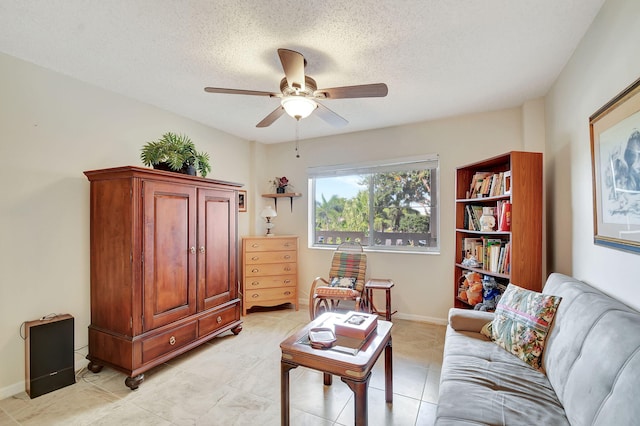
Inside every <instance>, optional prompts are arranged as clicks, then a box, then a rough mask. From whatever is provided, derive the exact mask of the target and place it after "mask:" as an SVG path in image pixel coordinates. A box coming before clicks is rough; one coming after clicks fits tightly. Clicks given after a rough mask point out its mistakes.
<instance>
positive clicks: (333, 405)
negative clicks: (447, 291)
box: [0, 307, 445, 426]
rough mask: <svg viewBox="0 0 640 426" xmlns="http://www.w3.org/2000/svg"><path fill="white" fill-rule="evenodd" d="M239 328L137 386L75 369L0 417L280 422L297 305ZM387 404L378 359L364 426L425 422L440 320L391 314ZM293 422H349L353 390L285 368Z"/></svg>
mask: <svg viewBox="0 0 640 426" xmlns="http://www.w3.org/2000/svg"><path fill="white" fill-rule="evenodd" d="M243 320H244V324H243V330H242V332H241V333H240V334H239V335H238V336H234V335H233V334H231V333H225V334H224V335H222V336H220V337H218V338H215V339H214V340H212V341H210V342H209V343H206V344H204V345H202V346H200V347H198V348H196V349H194V350H192V351H190V352H188V353H186V354H184V355H182V356H180V357H178V358H176V359H174V360H172V361H170V362H167V363H166V364H163V365H161V366H158V367H156V368H154V369H152V370H150V371H148V372H147V373H145V381H144V382H143V384H142V385H141V386H140V388H139V389H138V390H136V391H131V390H129V388H127V387H126V386H125V385H124V379H125V376H124V374H122V373H119V372H116V371H114V370H111V369H109V368H104V369H103V370H102V371H101V372H100V373H98V374H93V373H91V372H88V371H86V369H83V370H81V371H80V372H78V375H77V378H76V380H77V382H76V384H74V385H71V386H67V387H65V388H63V389H59V390H57V391H55V392H51V393H48V394H46V395H43V396H40V397H38V398H35V399H29V397H28V396H27V395H26V393H21V394H18V395H15V396H13V397H10V398H7V399H4V400H2V401H0V426H5V425H118V426H122V425H136V426H137V425H154V426H156V425H225V426H227V425H279V424H280V347H279V344H280V342H281V341H282V340H284V338H285V337H287V336H288V335H290V334H291V333H292V332H293V331H295V330H297V329H298V328H300V327H302V326H303V325H304V324H306V323H307V322H308V312H307V310H306V309H304V307H301V309H300V310H299V311H298V312H296V311H294V310H293V309H264V310H262V309H261V310H259V311H258V312H253V313H250V314H248V315H247V316H246V317H243ZM393 322H394V328H393V381H394V383H393V390H394V395H393V404H387V403H386V402H385V401H384V357H383V356H381V357H380V359H379V361H378V363H377V364H376V365H375V367H374V370H373V374H372V377H371V381H370V383H369V405H368V406H369V425H371V426H376V425H403V426H404V425H430V424H433V418H434V415H435V408H436V402H437V396H438V382H439V379H440V368H441V365H442V349H443V345H444V332H445V328H444V327H443V326H440V325H433V324H426V323H420V322H413V321H406V320H398V319H394V321H393ZM290 381H291V424H292V425H304V426H307V425H327V426H328V425H345V426H346V425H353V394H352V392H351V390H350V389H349V388H348V387H347V385H346V384H344V383H343V382H342V381H340V380H334V381H333V384H332V385H331V386H324V385H323V384H322V374H321V373H319V372H317V371H314V370H309V369H305V368H302V367H299V368H296V369H294V370H292V371H291V373H290Z"/></svg>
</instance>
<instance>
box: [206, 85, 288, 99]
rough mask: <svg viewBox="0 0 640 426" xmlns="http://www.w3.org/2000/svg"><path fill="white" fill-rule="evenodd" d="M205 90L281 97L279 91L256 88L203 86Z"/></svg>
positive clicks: (229, 93) (230, 93)
mask: <svg viewBox="0 0 640 426" xmlns="http://www.w3.org/2000/svg"><path fill="white" fill-rule="evenodd" d="M204 91H205V92H208V93H225V94H228V95H253V96H269V97H272V98H274V97H281V96H282V94H281V93H272V92H261V91H258V90H242V89H223V88H220V87H205V88H204Z"/></svg>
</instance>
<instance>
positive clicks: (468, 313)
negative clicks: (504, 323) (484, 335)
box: [449, 308, 493, 333]
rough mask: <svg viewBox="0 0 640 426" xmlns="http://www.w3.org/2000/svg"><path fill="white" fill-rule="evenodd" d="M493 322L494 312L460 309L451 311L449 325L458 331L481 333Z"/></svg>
mask: <svg viewBox="0 0 640 426" xmlns="http://www.w3.org/2000/svg"><path fill="white" fill-rule="evenodd" d="M491 320H493V312H486V311H474V310H472V309H460V308H451V309H449V325H450V326H451V328H453V329H454V330H456V331H473V332H476V333H480V330H482V327H483V326H484V325H485V324H486V323H488V322H489V321H491Z"/></svg>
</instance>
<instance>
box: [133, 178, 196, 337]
mask: <svg viewBox="0 0 640 426" xmlns="http://www.w3.org/2000/svg"><path fill="white" fill-rule="evenodd" d="M142 205H143V218H142V220H143V237H142V241H143V256H142V258H143V268H142V270H143V273H142V274H143V283H142V295H141V296H142V300H143V313H144V321H143V326H144V330H145V331H147V330H151V329H154V328H157V327H160V326H162V325H165V324H169V323H171V322H173V321H176V320H179V319H181V318H184V317H187V316H189V315H192V314H194V313H195V312H196V285H197V283H196V262H197V249H196V189H195V188H194V187H192V186H187V185H179V184H172V183H165V182H155V181H144V182H143V199H142Z"/></svg>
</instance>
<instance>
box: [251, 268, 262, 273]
mask: <svg viewBox="0 0 640 426" xmlns="http://www.w3.org/2000/svg"><path fill="white" fill-rule="evenodd" d="M251 272H253V273H254V274H255V273H256V272H260V269H257V268H253V269H252V270H251Z"/></svg>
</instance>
